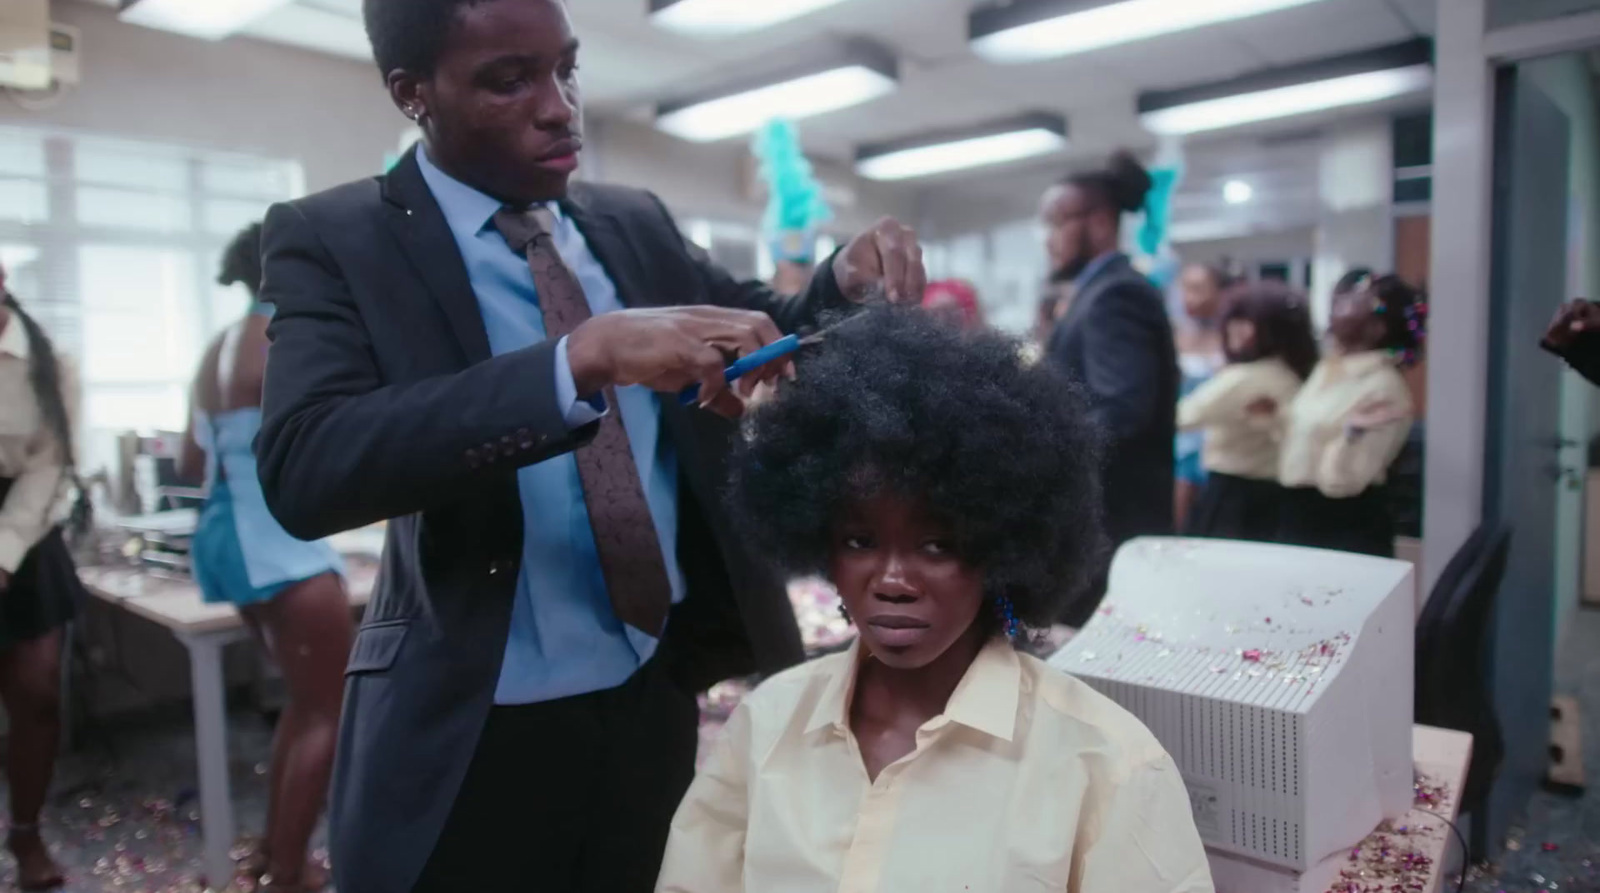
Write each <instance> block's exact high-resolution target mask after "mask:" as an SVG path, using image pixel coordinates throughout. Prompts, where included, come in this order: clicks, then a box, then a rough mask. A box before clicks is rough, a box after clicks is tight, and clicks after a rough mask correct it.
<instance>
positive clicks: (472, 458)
mask: <svg viewBox="0 0 1600 893" xmlns="http://www.w3.org/2000/svg"><path fill="white" fill-rule="evenodd" d="M481 465H483V460H482V459H481V458H479V456H478V451H477V450H467V467H468V468H471V469H474V470H476V469H477V468H478V467H479V466H481Z"/></svg>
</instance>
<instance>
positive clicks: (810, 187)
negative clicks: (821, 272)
mask: <svg viewBox="0 0 1600 893" xmlns="http://www.w3.org/2000/svg"><path fill="white" fill-rule="evenodd" d="M750 149H751V151H752V152H754V153H755V156H756V158H757V160H759V161H760V163H761V178H762V180H763V181H765V182H766V184H767V209H766V214H765V215H764V217H763V218H762V229H763V230H764V231H765V232H766V234H767V238H768V240H769V242H770V244H772V245H773V247H774V251H773V253H774V254H775V255H777V259H779V260H796V261H808V260H810V259H811V245H812V243H813V242H814V241H815V239H814V238H813V237H814V236H815V233H816V231H817V228H818V227H820V226H821V225H822V224H824V223H827V222H828V221H830V220H832V219H833V210H832V209H831V208H829V207H828V201H827V198H826V197H825V196H824V195H823V188H822V183H821V182H820V181H818V180H817V177H816V173H815V172H814V171H813V170H812V168H811V162H810V161H808V160H806V156H805V151H804V150H803V149H802V148H801V146H800V133H799V131H798V130H796V129H795V126H794V123H793V122H791V121H787V120H784V119H781V118H780V119H775V120H773V121H772V122H770V123H769V124H767V126H765V127H763V128H762V129H761V130H759V131H757V132H756V135H755V137H754V139H753V140H752V141H751V145H750Z"/></svg>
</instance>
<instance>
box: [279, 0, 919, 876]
mask: <svg viewBox="0 0 1600 893" xmlns="http://www.w3.org/2000/svg"><path fill="white" fill-rule="evenodd" d="M364 13H365V18H366V25H367V30H368V33H369V36H370V37H371V39H372V43H373V49H374V53H375V55H376V58H377V61H378V64H379V66H380V67H381V69H382V71H383V72H384V75H385V80H386V83H387V85H388V88H389V93H390V95H391V97H392V98H393V100H394V102H395V104H396V105H397V106H398V107H399V108H400V110H401V111H402V112H403V113H404V114H406V115H407V116H408V117H409V118H411V119H412V120H414V121H416V122H417V123H418V124H419V125H420V127H421V130H422V133H423V140H422V143H421V145H420V146H419V147H418V148H416V149H414V150H413V151H412V152H410V153H408V154H407V155H406V156H405V157H404V158H403V159H402V160H401V162H400V163H399V165H398V166H397V167H396V168H395V169H394V170H392V171H391V172H390V173H389V174H387V175H386V176H383V177H379V178H376V179H371V180H366V181H362V182H358V183H352V184H349V185H346V186H342V187H339V188H336V189H333V190H331V191H329V192H325V193H322V194H320V195H315V196H312V197H310V198H306V199H303V200H301V201H297V202H294V203H291V204H286V205H279V206H277V207H275V208H273V209H272V211H271V213H270V215H269V216H268V219H267V221H266V225H265V232H264V235H263V245H264V253H265V288H264V293H263V295H262V298H263V300H266V301H270V302H271V303H273V304H274V305H275V306H276V307H277V315H276V317H275V319H274V321H273V323H272V327H271V329H270V336H271V339H272V347H271V351H270V355H269V359H268V366H267V376H266V386H265V397H264V414H265V420H264V423H263V426H262V430H261V436H260V439H259V441H258V455H259V467H260V475H261V480H262V484H263V488H264V491H265V494H266V498H267V501H268V503H269V505H270V507H271V509H272V511H273V513H274V515H275V516H276V517H277V518H278V520H279V521H280V522H281V523H282V524H283V526H284V527H285V528H286V529H288V530H289V531H290V532H291V533H293V534H295V535H296V536H299V537H302V538H314V537H321V536H324V535H327V534H330V533H333V532H335V531H339V530H344V529H348V528H352V527H357V526H360V525H365V524H369V523H372V522H376V521H380V520H384V519H390V520H389V527H388V543H387V547H386V548H385V551H384V559H383V571H382V575H381V578H380V581H381V582H380V585H379V588H378V591H377V593H376V595H375V598H374V600H373V602H372V604H371V606H370V607H369V608H368V609H367V615H366V618H365V620H364V622H363V624H362V626H361V628H360V630H359V632H358V634H357V637H356V641H355V645H354V649H353V653H352V655H351V660H350V664H349V668H348V682H347V687H346V693H345V712H344V717H343V720H342V723H341V728H340V732H339V736H340V740H339V747H338V754H337V758H336V761H335V777H334V784H333V796H332V807H331V811H330V827H331V842H332V850H333V861H334V872H335V877H336V881H337V885H338V888H339V889H340V890H341V891H344V893H404V891H408V890H415V891H450V893H459V891H469V890H470V891H475V893H476V891H483V893H494V891H503V890H528V889H540V890H561V891H604V893H630V891H646V890H649V889H650V888H651V886H652V885H653V884H654V882H655V878H656V873H657V872H658V870H659V867H660V859H661V855H662V851H663V849H664V847H665V842H666V835H667V830H668V824H669V822H670V820H671V817H672V814H673V810H674V809H675V807H676V806H677V804H678V802H679V800H680V798H681V796H682V794H683V792H684V790H685V789H686V788H687V786H688V784H689V782H690V780H691V777H692V775H693V771H694V756H695V751H696V745H697V723H698V713H697V708H696V703H695V696H694V695H695V692H696V691H698V690H701V689H703V688H704V687H706V686H707V685H709V684H711V683H713V682H715V681H718V680H721V679H724V678H728V677H731V676H735V675H740V674H746V673H751V672H757V671H759V672H772V671H776V670H778V669H780V668H783V667H785V666H787V665H790V664H793V663H796V662H798V661H799V660H800V659H801V657H802V652H801V648H800V641H799V636H798V632H797V630H796V626H795V621H794V616H793V613H792V611H791V609H790V607H789V604H788V601H787V599H786V598H785V596H784V591H783V587H782V585H781V581H779V580H777V579H774V578H773V577H771V576H770V575H769V574H768V573H767V572H765V571H764V570H762V568H761V566H760V565H759V564H758V563H756V562H754V561H752V560H751V558H750V556H748V555H747V554H745V552H744V551H743V549H742V547H741V539H740V537H739V533H738V531H736V530H734V529H732V528H731V527H730V525H729V523H728V521H727V519H726V517H725V515H724V513H723V511H722V510H721V508H720V507H719V493H720V489H721V486H722V483H723V462H724V457H725V453H726V450H727V449H728V446H729V441H730V439H731V436H732V435H733V434H734V433H735V430H736V429H735V427H734V425H733V423H732V422H730V421H729V420H728V419H726V418H723V417H721V416H719V415H716V414H713V413H710V412H705V411H702V410H701V409H699V408H696V407H692V406H691V407H683V406H680V405H679V401H678V400H677V398H676V396H675V395H676V393H677V392H678V391H679V390H680V389H681V388H683V387H685V386H687V385H691V384H696V383H699V384H700V385H701V386H702V388H703V390H702V393H701V399H702V402H703V405H704V406H706V407H708V408H711V409H717V410H721V411H722V412H724V413H727V414H730V415H732V414H737V412H738V411H739V410H740V409H741V406H742V404H741V402H740V399H739V397H740V395H739V393H736V390H735V389H734V388H729V387H725V386H724V382H723V379H722V369H723V367H724V365H725V364H726V363H727V362H728V361H729V358H730V357H732V356H734V355H743V354H747V353H749V352H751V351H754V350H756V349H759V348H760V347H761V346H762V345H764V344H766V343H770V342H771V341H773V340H776V339H777V338H779V337H780V332H783V331H794V330H797V329H801V328H805V327H808V326H811V325H813V324H814V323H815V321H816V320H817V318H818V316H819V314H821V313H823V312H825V311H831V310H841V309H846V308H848V307H849V306H850V304H851V300H852V298H853V297H857V296H860V295H864V294H865V293H867V292H869V291H876V290H878V289H879V288H882V289H883V290H884V291H886V292H887V293H888V295H889V297H890V299H891V300H894V299H897V298H903V299H904V300H906V301H912V300H916V299H919V298H920V297H921V292H922V289H923V286H924V284H925V274H924V272H923V267H922V261H921V251H920V249H919V248H918V246H917V243H916V239H915V236H914V235H913V234H912V233H911V232H910V231H909V230H907V229H905V228H904V227H902V226H900V225H899V224H897V223H895V222H894V221H892V220H884V221H882V222H880V223H879V224H878V225H877V226H876V227H875V228H874V229H873V230H872V231H870V232H868V233H866V234H864V235H862V236H859V237H857V238H856V239H854V240H853V241H851V242H850V243H849V244H848V245H847V246H846V247H845V248H844V249H843V250H842V251H840V252H839V253H838V254H836V255H835V256H834V257H833V258H831V259H830V261H829V262H828V263H827V265H826V266H825V267H824V269H823V270H822V271H820V272H819V274H818V275H817V276H815V277H814V278H813V280H812V282H811V284H810V285H809V287H808V288H807V290H806V292H805V293H804V294H803V295H800V296H798V297H795V298H792V299H782V298H779V297H778V296H776V295H775V294H774V293H773V292H771V291H770V290H769V289H767V288H766V287H764V286H762V285H760V284H754V283H739V282H736V281H734V280H733V279H732V278H731V277H729V276H728V275H727V273H725V272H724V271H722V270H720V269H718V268H717V267H716V266H714V265H713V264H712V263H711V262H710V261H709V260H708V259H707V258H706V256H705V255H704V253H703V252H699V251H697V250H696V249H694V248H692V247H691V246H689V245H688V244H686V242H685V240H684V239H683V238H682V236H681V235H680V234H679V231H678V229H677V227H676V225H675V223H674V222H673V220H672V218H671V217H670V216H669V215H668V213H667V211H666V209H665V208H664V207H663V205H662V204H661V203H660V201H659V200H657V199H656V198H655V197H654V196H653V195H650V194H649V193H646V192H642V191H639V190H633V189H625V188H620V187H613V186H600V185H591V184H581V183H574V184H571V186H570V188H569V184H568V180H569V177H570V176H571V175H572V174H573V173H574V171H575V169H576V167H577V165H578V158H579V152H580V150H581V148H582V126H581V125H582V122H581V117H580V114H579V99H578V79H577V67H578V41H577V38H576V37H575V36H574V34H573V30H572V25H571V22H570V21H569V19H568V15H567V10H566V6H565V4H564V2H563V0H366V2H365V5H364ZM781 372H782V370H781V369H774V368H769V369H768V370H766V372H765V374H764V375H763V376H756V377H755V378H753V379H747V380H745V381H744V382H742V383H741V387H740V389H739V390H747V388H746V387H745V386H753V385H754V384H755V383H757V382H758V381H760V380H770V379H771V378H772V377H774V376H776V375H778V374H781ZM658 395H660V396H658Z"/></svg>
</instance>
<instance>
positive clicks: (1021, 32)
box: [967, 0, 1320, 63]
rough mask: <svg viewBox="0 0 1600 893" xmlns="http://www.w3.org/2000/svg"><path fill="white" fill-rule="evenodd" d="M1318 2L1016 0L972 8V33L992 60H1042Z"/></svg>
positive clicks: (976, 44) (969, 30) (977, 47)
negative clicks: (1015, 0)
mask: <svg viewBox="0 0 1600 893" xmlns="http://www.w3.org/2000/svg"><path fill="white" fill-rule="evenodd" d="M1317 2H1320V0H1017V2H1012V3H1005V4H996V5H993V6H985V7H980V8H978V9H975V10H973V11H972V13H971V14H970V15H969V16H968V18H967V34H968V37H969V39H970V41H971V44H972V50H973V52H975V53H977V54H978V55H979V56H982V57H983V58H985V59H987V60H989V61H990V62H1000V63H1007V62H1037V61H1039V60H1041V59H1053V58H1055V57H1058V56H1068V55H1071V54H1073V53H1082V52H1087V51H1089V50H1096V49H1100V48H1102V47H1109V46H1116V45H1117V44H1122V43H1132V42H1134V41H1136V40H1145V39H1147V38H1151V37H1157V36H1160V35H1162V34H1171V33H1173V32H1176V31H1188V30H1191V29H1194V28H1203V27H1205V26H1207V25H1216V24H1219V23H1221V22H1231V21H1235V20H1237V19H1244V18H1249V17H1251V16H1257V15H1261V14H1263V13H1268V12H1274V11H1276V10H1280V9H1288V8H1290V7H1293V6H1304V5H1306V4H1308V3H1317Z"/></svg>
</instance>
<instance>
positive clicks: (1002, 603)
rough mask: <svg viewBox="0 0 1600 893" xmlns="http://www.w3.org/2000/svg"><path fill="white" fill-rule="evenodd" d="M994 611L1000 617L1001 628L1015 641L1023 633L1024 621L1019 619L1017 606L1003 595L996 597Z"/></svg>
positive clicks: (1008, 637) (1007, 636)
mask: <svg viewBox="0 0 1600 893" xmlns="http://www.w3.org/2000/svg"><path fill="white" fill-rule="evenodd" d="M994 613H995V616H997V617H999V618H1000V630H1001V631H1002V632H1004V633H1005V635H1006V638H1007V639H1010V640H1012V641H1013V642H1014V641H1016V640H1017V637H1018V636H1020V635H1022V623H1021V621H1019V620H1017V608H1016V606H1015V605H1013V604H1011V599H1009V598H1006V597H1005V596H1003V595H997V596H995V597H994Z"/></svg>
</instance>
